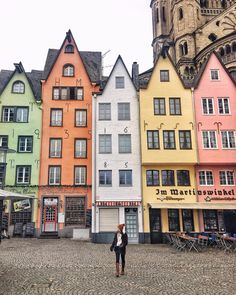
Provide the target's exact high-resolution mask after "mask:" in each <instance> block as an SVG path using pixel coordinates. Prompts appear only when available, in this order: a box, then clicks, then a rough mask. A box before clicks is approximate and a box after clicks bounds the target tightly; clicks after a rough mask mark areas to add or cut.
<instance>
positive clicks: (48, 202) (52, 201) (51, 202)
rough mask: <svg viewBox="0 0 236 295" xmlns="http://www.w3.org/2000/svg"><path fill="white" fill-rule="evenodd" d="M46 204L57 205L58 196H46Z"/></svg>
mask: <svg viewBox="0 0 236 295" xmlns="http://www.w3.org/2000/svg"><path fill="white" fill-rule="evenodd" d="M44 205H46V206H53V205H57V199H56V198H45V199H44Z"/></svg>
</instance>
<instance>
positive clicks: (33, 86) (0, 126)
mask: <svg viewBox="0 0 236 295" xmlns="http://www.w3.org/2000/svg"><path fill="white" fill-rule="evenodd" d="M14 65H15V70H14V71H4V70H3V71H1V72H0V114H1V122H0V148H6V149H11V151H12V153H10V154H8V157H7V167H4V165H1V166H0V184H1V185H2V186H4V187H5V189H6V190H10V191H12V192H16V193H20V194H23V195H30V196H33V197H35V199H32V200H30V201H29V200H28V201H25V203H24V210H21V208H20V206H19V203H18V201H17V200H16V201H14V202H12V203H9V204H8V206H7V207H8V208H7V210H6V212H7V214H8V220H9V221H8V223H9V225H10V227H9V229H10V233H11V232H12V230H13V226H12V225H14V224H15V223H27V222H36V220H37V197H38V185H39V173H40V149H41V124H42V122H41V119H42V100H41V85H40V80H41V78H42V72H41V71H35V70H33V71H31V72H29V73H28V72H27V73H26V72H25V70H24V68H23V65H22V63H15V64H14ZM5 168H7V169H5ZM3 182H4V183H3ZM5 205H7V204H5Z"/></svg>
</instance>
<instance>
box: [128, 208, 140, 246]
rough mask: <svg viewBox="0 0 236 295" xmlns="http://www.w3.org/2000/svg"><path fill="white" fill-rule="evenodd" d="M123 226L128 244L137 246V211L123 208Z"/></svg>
mask: <svg viewBox="0 0 236 295" xmlns="http://www.w3.org/2000/svg"><path fill="white" fill-rule="evenodd" d="M125 226H126V232H127V235H128V239H129V243H130V244H137V243H138V242H139V237H138V209H137V208H125Z"/></svg>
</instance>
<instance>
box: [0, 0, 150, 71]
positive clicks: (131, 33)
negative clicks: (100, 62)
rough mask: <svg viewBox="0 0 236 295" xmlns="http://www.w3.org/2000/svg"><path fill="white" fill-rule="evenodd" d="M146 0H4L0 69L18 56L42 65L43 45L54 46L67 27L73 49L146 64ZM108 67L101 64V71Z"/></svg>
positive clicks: (129, 63) (142, 67)
mask: <svg viewBox="0 0 236 295" xmlns="http://www.w3.org/2000/svg"><path fill="white" fill-rule="evenodd" d="M149 4H150V0H5V1H1V6H0V11H1V16H0V32H1V35H0V36H1V43H0V69H13V68H14V66H13V63H14V62H19V61H22V63H23V66H24V68H25V70H26V71H30V70H31V69H38V70H42V69H43V67H44V63H45V59H46V55H47V50H48V48H60V46H61V44H62V42H63V40H64V38H65V33H66V31H67V30H68V29H71V31H72V34H73V36H74V38H75V40H76V43H77V46H78V48H79V50H81V51H83V50H88V51H101V52H102V53H103V54H104V53H105V52H107V51H108V50H110V52H109V53H107V54H106V56H105V57H104V64H105V66H110V65H113V64H114V62H115V60H116V58H117V56H118V54H121V56H122V57H123V59H124V62H125V63H126V66H127V67H128V69H129V71H130V70H131V66H132V62H133V61H137V62H138V63H139V65H140V72H143V71H145V70H147V69H149V68H150V67H151V66H152V46H151V42H152V20H151V8H150V7H149ZM110 70H111V67H107V68H106V74H107V73H108V72H109V71H110Z"/></svg>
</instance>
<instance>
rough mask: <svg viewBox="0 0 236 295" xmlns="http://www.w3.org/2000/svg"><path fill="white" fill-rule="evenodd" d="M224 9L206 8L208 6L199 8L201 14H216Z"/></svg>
mask: <svg viewBox="0 0 236 295" xmlns="http://www.w3.org/2000/svg"><path fill="white" fill-rule="evenodd" d="M223 11H224V9H222V8H214V9H213V8H212V9H208V8H203V9H201V14H203V15H218V14H220V13H221V12H223Z"/></svg>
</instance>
